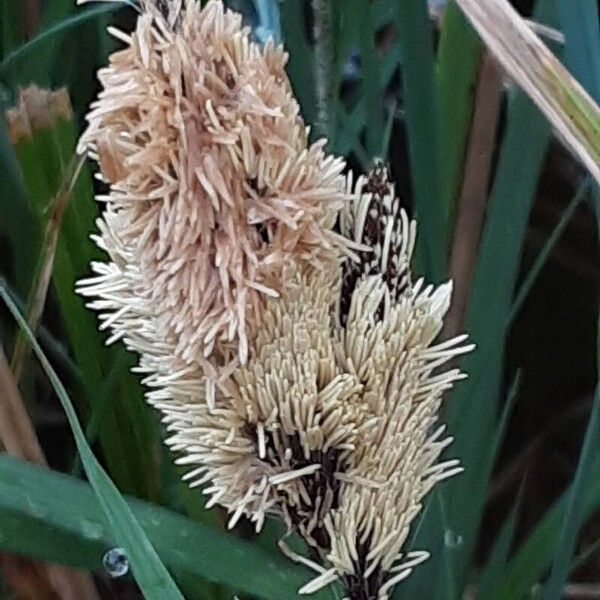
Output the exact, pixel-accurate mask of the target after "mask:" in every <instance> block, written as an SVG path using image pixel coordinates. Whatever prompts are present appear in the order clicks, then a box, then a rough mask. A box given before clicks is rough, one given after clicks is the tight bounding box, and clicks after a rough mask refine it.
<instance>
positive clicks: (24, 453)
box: [0, 346, 98, 600]
mask: <svg viewBox="0 0 600 600" xmlns="http://www.w3.org/2000/svg"><path fill="white" fill-rule="evenodd" d="M0 440H1V441H2V443H3V445H4V447H5V448H6V450H7V451H8V452H9V454H12V455H13V456H17V457H19V458H22V459H24V460H27V461H30V462H33V463H37V464H39V465H44V466H46V464H47V463H46V457H45V456H44V452H43V451H42V447H41V446H40V443H39V441H38V439H37V436H36V433H35V429H34V427H33V424H32V423H31V420H30V419H29V415H28V414H27V410H26V409H25V405H24V404H23V400H22V398H21V395H20V393H19V388H18V387H17V382H16V380H15V378H14V376H13V374H12V372H11V370H10V368H9V366H8V361H7V360H6V355H5V353H4V350H3V348H2V346H0ZM2 566H3V571H4V574H5V576H6V579H7V581H9V582H10V583H11V585H12V586H13V588H14V589H16V590H17V591H18V593H19V597H22V598H61V599H62V600H96V599H97V598H98V594H97V592H96V588H95V587H94V584H93V582H92V579H91V578H90V577H89V576H88V575H87V574H85V573H81V572H78V571H75V570H73V569H68V568H66V567H61V566H58V565H51V564H46V563H41V562H38V561H33V560H29V559H25V558H17V557H13V556H9V555H3V556H2ZM33 584H35V585H34V587H33V590H31V589H30V588H31V587H32V585H33Z"/></svg>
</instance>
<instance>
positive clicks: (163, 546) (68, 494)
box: [0, 455, 330, 600]
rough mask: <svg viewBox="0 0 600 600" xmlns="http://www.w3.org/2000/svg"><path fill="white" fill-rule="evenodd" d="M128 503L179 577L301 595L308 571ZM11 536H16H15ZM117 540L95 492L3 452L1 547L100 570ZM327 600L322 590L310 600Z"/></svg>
mask: <svg viewBox="0 0 600 600" xmlns="http://www.w3.org/2000/svg"><path fill="white" fill-rule="evenodd" d="M126 501H127V504H128V506H129V508H130V509H131V511H132V512H133V514H134V515H135V517H136V519H137V520H138V522H139V523H140V525H141V526H142V527H143V528H144V531H145V532H146V535H147V536H148V538H149V539H150V541H151V542H152V544H153V545H154V547H155V548H156V550H157V552H158V554H159V555H160V557H161V559H162V560H163V561H164V562H165V564H166V565H168V567H169V568H170V569H171V570H172V571H173V572H174V573H177V575H181V576H185V577H186V578H188V579H192V580H198V579H200V578H202V579H206V580H209V581H214V582H220V583H227V584H228V585H230V586H231V587H233V588H234V589H235V590H237V591H239V592H242V593H245V594H250V595H252V596H253V597H256V598H261V599H264V600H289V599H292V598H296V597H297V594H296V590H297V589H298V588H300V587H301V586H302V585H303V584H305V583H306V582H307V580H309V579H310V577H311V573H310V571H308V570H307V569H305V568H304V567H300V566H297V565H294V564H293V563H291V562H290V561H288V560H287V559H285V558H283V557H282V556H280V555H277V554H273V553H268V552H266V551H264V550H262V549H261V548H258V547H257V546H256V545H255V544H251V543H250V542H247V541H244V540H242V539H240V538H238V537H237V536H234V535H232V534H227V533H223V532H221V531H218V530H215V529H214V528H212V527H210V526H207V525H204V524H202V523H197V522H196V521H193V520H191V519H188V518H186V517H183V516H181V515H179V514H177V513H174V512H173V511H171V510H168V509H165V508H162V507H160V506H156V505H153V504H150V503H148V502H144V501H141V500H136V499H132V498H127V499H126ZM13 534H14V535H13ZM118 543H119V540H118V536H115V534H113V533H112V532H111V531H110V530H109V528H108V527H107V526H106V521H105V519H104V516H103V514H102V510H101V509H100V507H99V505H98V502H97V501H96V498H95V496H94V491H93V490H92V488H91V487H90V485H88V484H86V483H85V482H83V481H80V480H78V479H76V478H74V477H69V476H68V475H63V474H60V473H55V472H52V471H49V470H46V469H40V468H37V467H34V466H33V465H30V464H27V463H24V462H22V461H19V460H16V459H14V458H11V457H9V456H6V455H0V548H1V549H2V550H4V551H7V552H16V553H20V554H26V555H29V556H34V557H36V558H43V559H47V560H53V561H56V562H59V563H63V564H68V565H71V566H76V567H81V568H86V569H94V570H95V569H101V567H102V556H103V554H104V552H105V551H106V550H107V549H108V548H111V547H113V546H115V545H117V544H118ZM325 599H326V600H330V596H329V594H327V593H326V592H322V593H319V594H315V595H314V596H311V600H325Z"/></svg>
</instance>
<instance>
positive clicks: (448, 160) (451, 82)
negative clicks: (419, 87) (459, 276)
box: [437, 2, 481, 211]
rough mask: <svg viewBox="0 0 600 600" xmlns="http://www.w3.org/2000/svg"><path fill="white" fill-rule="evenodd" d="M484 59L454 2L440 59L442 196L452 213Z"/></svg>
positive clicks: (446, 20) (447, 12)
mask: <svg viewBox="0 0 600 600" xmlns="http://www.w3.org/2000/svg"><path fill="white" fill-rule="evenodd" d="M480 56H481V42H480V41H479V38H478V37H477V34H476V33H475V31H474V30H473V28H472V27H471V25H470V24H469V22H468V21H467V20H466V18H465V16H464V15H463V14H462V12H461V11H460V9H459V8H458V6H457V5H456V4H455V3H454V2H451V3H449V4H448V6H447V7H446V10H445V12H444V20H443V23H442V29H441V32H440V41H439V49H438V57H437V87H438V94H439V98H440V121H441V132H440V139H441V140H442V142H443V146H444V159H443V160H442V161H441V165H440V166H441V169H442V173H441V193H442V194H443V196H444V202H443V204H444V205H447V206H448V207H449V210H450V211H451V210H452V207H453V206H454V203H455V201H456V199H457V196H458V193H459V188H460V182H461V179H462V177H461V175H462V172H463V166H464V158H465V152H466V148H467V143H468V136H469V130H470V128H471V119H472V115H473V103H474V89H475V85H476V82H477V71H478V66H479V63H480Z"/></svg>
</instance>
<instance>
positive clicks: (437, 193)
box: [369, 0, 449, 281]
mask: <svg viewBox="0 0 600 600" xmlns="http://www.w3.org/2000/svg"><path fill="white" fill-rule="evenodd" d="M396 25H397V28H398V35H399V38H400V43H401V47H402V75H403V80H404V110H405V113H406V128H407V131H408V145H409V157H410V167H411V178H412V185H413V193H414V199H415V206H416V211H417V215H418V219H419V223H420V226H421V231H422V232H423V235H421V236H419V239H418V240H417V253H418V256H417V258H420V261H421V263H423V264H425V265H426V269H427V274H428V275H429V278H430V279H433V280H434V281H440V280H441V279H442V278H443V277H444V275H445V271H446V252H447V240H448V209H449V207H448V206H444V205H443V204H442V194H441V184H440V176H441V175H440V173H441V171H440V153H441V147H440V144H439V106H438V97H437V94H436V86H435V61H434V54H433V37H432V32H431V26H430V22H429V14H428V10H427V2H426V1H425V0H399V2H398V4H397V19H396ZM369 108H370V110H373V108H374V107H369Z"/></svg>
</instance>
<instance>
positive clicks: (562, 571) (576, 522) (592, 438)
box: [544, 384, 600, 600]
mask: <svg viewBox="0 0 600 600" xmlns="http://www.w3.org/2000/svg"><path fill="white" fill-rule="evenodd" d="M599 448H600V384H598V386H597V388H596V394H595V397H594V402H593V404H592V412H591V415H590V420H589V422H588V426H587V430H586V433H585V437H584V440H583V446H582V448H581V453H580V455H579V462H578V465H577V470H576V472H575V477H574V479H573V483H572V484H571V487H570V489H569V493H568V502H567V510H566V512H565V516H564V519H563V522H562V526H561V529H560V535H559V536H558V539H557V540H556V552H555V554H554V560H553V562H552V570H551V572H550V578H549V579H548V582H547V584H546V586H545V588H544V598H545V599H546V600H559V599H560V597H561V594H562V589H563V586H564V585H565V583H566V581H567V576H568V575H569V571H570V564H571V558H572V556H573V552H574V550H575V544H576V542H577V535H578V533H579V530H580V528H581V526H582V525H583V522H584V514H585V512H584V509H585V504H586V498H587V497H588V495H589V493H590V488H591V487H592V485H593V484H594V483H597V481H598V478H599V475H600V470H599V469H597V468H596V469H594V467H595V466H596V464H597V462H598V461H597V458H598V449H599Z"/></svg>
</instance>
